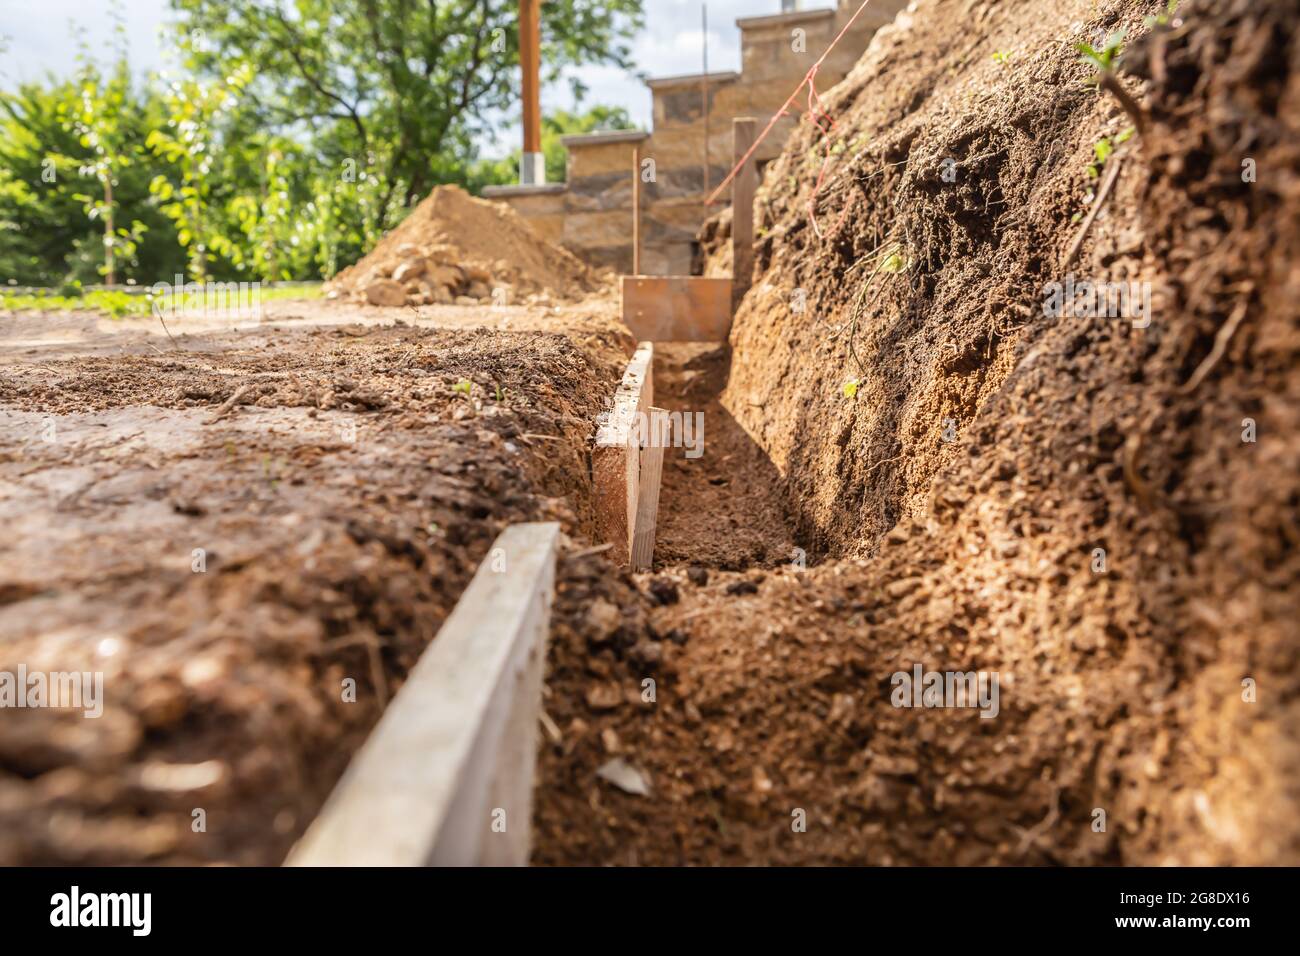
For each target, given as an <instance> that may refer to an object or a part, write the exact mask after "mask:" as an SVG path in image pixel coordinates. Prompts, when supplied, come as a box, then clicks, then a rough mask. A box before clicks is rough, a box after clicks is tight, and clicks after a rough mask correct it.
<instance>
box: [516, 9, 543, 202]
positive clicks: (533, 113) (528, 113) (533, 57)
mask: <svg viewBox="0 0 1300 956" xmlns="http://www.w3.org/2000/svg"><path fill="white" fill-rule="evenodd" d="M540 4H541V0H519V66H520V69H521V71H522V72H523V82H522V83H521V84H520V88H521V89H522V91H523V99H524V103H523V107H524V154H523V157H522V158H521V159H520V161H519V163H520V168H519V182H520V183H521V184H523V185H535V184H540V183H544V182H546V159H545V157H544V156H543V155H542V100H541V66H542V50H541V48H542V18H541V10H540Z"/></svg>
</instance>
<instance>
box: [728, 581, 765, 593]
mask: <svg viewBox="0 0 1300 956" xmlns="http://www.w3.org/2000/svg"><path fill="white" fill-rule="evenodd" d="M727 593H728V594H757V593H758V582H757V581H732V582H731V583H730V584H728V585H727Z"/></svg>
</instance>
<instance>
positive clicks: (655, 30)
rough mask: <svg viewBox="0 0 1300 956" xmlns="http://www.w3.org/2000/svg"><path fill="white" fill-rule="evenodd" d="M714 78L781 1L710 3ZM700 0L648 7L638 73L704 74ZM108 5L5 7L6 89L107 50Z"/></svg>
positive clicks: (137, 30)
mask: <svg viewBox="0 0 1300 956" xmlns="http://www.w3.org/2000/svg"><path fill="white" fill-rule="evenodd" d="M707 3H708V19H709V30H708V47H709V70H710V72H719V71H725V70H738V69H740V31H739V30H737V29H736V18H737V17H748V16H762V15H766V14H771V13H778V12H780V9H781V0H707ZM701 5H702V4H701V0H645V11H646V17H645V19H646V26H645V29H644V30H642V31H641V32H640V34H638V35H637V37H636V38H635V40H634V41H633V43H632V57H633V60H634V61H635V63H636V68H637V72H640V73H644V74H646V75H649V76H652V77H653V76H675V75H678V74H682V73H698V72H699V71H700V66H701V47H702V36H703V30H702V29H701V17H700V8H701ZM834 5H835V0H805V2H804V3H803V4H802V6H804V7H810V8H815V7H831V6H834ZM123 7H124V13H125V16H126V26H127V35H128V42H129V52H130V56H131V61H132V63H133V64H134V65H135V67H136V68H137V69H139V70H142V71H147V70H158V69H162V68H164V66H165V65H166V61H167V59H168V51H167V50H166V48H165V45H164V44H163V42H162V38H161V34H162V28H163V26H164V24H165V23H166V22H167V21H168V20H169V19H170V17H171V13H170V10H169V8H168V4H167V0H124V2H123ZM108 9H109V0H0V37H4V38H5V42H4V43H2V44H0V46H5V45H7V46H8V52H7V53H0V88H4V87H9V86H12V85H13V84H14V83H15V82H18V81H21V80H35V79H40V78H41V77H43V76H44V75H45V74H46V73H47V72H52V73H54V74H55V75H56V76H64V75H67V74H68V73H71V72H72V71H73V70H74V69H75V67H76V55H77V39H76V35H75V32H74V26H76V27H79V28H81V29H83V30H84V31H85V34H86V37H87V39H88V40H89V41H90V44H91V47H92V48H94V47H95V46H96V45H101V46H103V45H107V44H108V43H109V42H110V41H111V39H112V23H111V22H110V21H109V20H108V18H107V17H106V16H104V14H105V13H106V12H107V10H108ZM573 72H574V74H575V75H576V76H577V77H578V78H579V79H581V80H582V81H583V82H584V83H585V84H586V85H587V87H588V88H589V89H590V93H589V94H588V96H587V100H586V102H587V103H588V104H594V103H602V104H605V105H609V106H622V107H624V108H626V109H627V111H628V113H629V114H630V115H631V117H632V121H633V122H634V123H636V124H637V125H639V126H642V127H643V128H649V126H650V92H649V90H647V89H646V87H645V85H644V84H643V83H642V82H641V81H640V80H639V79H637V78H636V76H634V75H632V74H629V73H627V72H625V71H623V70H620V69H615V68H610V67H590V66H589V67H583V68H580V69H577V70H574V71H573ZM572 105H573V99H572V95H571V94H570V92H569V89H568V85H567V84H560V85H556V86H552V87H549V88H547V89H545V90H544V91H543V97H542V108H543V109H544V110H545V109H548V108H566V109H567V108H570V107H572ZM519 138H520V133H519V129H518V121H517V120H515V121H514V122H513V123H512V122H511V121H510V120H509V119H505V120H503V124H502V128H501V129H500V131H499V136H498V142H499V143H500V144H501V145H500V146H499V147H498V148H497V149H491V148H489V149H487V151H488V152H497V153H501V154H504V153H507V152H509V150H510V148H511V147H513V145H514V144H515V142H516V140H518V139H519Z"/></svg>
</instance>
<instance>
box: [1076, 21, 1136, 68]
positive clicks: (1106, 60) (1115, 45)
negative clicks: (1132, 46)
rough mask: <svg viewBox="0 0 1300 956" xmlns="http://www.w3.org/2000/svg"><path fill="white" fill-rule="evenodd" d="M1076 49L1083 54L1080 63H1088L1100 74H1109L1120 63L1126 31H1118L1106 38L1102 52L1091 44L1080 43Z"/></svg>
mask: <svg viewBox="0 0 1300 956" xmlns="http://www.w3.org/2000/svg"><path fill="white" fill-rule="evenodd" d="M1075 49H1076V50H1078V51H1079V53H1080V54H1081V55H1080V57H1079V61H1080V62H1081V63H1088V64H1091V65H1092V66H1095V67H1096V68H1097V71H1098V72H1099V73H1108V72H1111V71H1113V70H1114V69H1115V66H1116V64H1117V63H1118V61H1119V56H1120V54H1121V53H1122V52H1123V50H1124V31H1123V30H1117V31H1115V32H1114V33H1112V34H1111V35H1110V36H1109V37H1107V38H1106V43H1105V44H1104V45H1103V46H1102V48H1101V49H1100V50H1097V49H1094V48H1093V47H1092V45H1091V44H1088V43H1078V44H1075Z"/></svg>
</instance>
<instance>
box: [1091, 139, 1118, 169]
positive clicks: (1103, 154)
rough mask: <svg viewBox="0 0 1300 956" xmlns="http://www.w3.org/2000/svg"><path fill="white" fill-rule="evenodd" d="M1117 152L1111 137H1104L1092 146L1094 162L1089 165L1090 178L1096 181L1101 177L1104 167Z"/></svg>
mask: <svg viewBox="0 0 1300 956" xmlns="http://www.w3.org/2000/svg"><path fill="white" fill-rule="evenodd" d="M1114 152H1115V145H1114V144H1113V143H1112V142H1111V141H1110V138H1109V137H1106V136H1103V137H1102V138H1101V139H1099V140H1097V142H1096V143H1094V144H1093V146H1092V155H1093V161H1092V162H1091V163H1089V164H1088V176H1089V178H1091V179H1096V178H1097V177H1098V176H1100V175H1101V170H1102V167H1103V166H1105V165H1106V160H1108V159H1110V157H1111V154H1112V153H1114Z"/></svg>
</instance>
